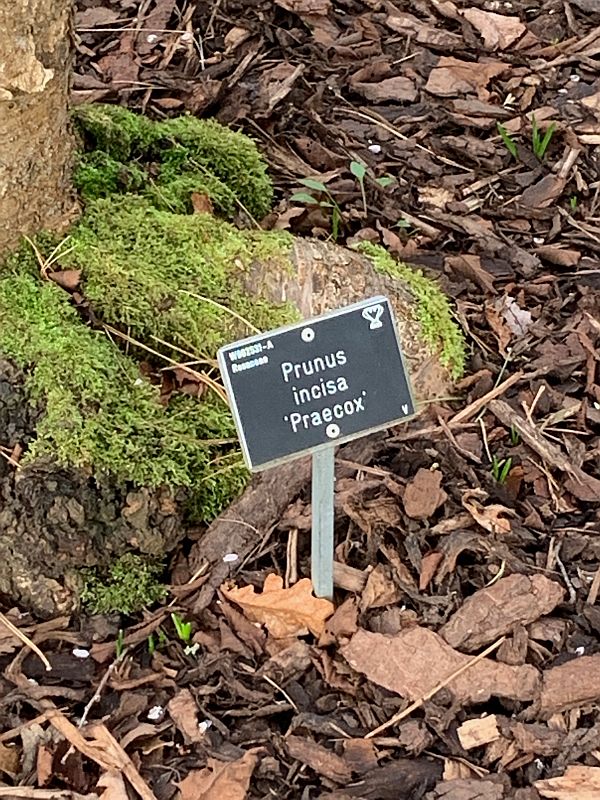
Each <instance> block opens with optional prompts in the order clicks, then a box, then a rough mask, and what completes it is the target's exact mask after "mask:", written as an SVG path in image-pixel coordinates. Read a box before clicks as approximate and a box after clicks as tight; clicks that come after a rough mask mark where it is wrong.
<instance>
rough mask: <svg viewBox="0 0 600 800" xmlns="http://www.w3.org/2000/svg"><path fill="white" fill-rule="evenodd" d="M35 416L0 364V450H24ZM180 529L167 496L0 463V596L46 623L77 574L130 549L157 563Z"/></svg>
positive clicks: (69, 597) (14, 374) (66, 605)
mask: <svg viewBox="0 0 600 800" xmlns="http://www.w3.org/2000/svg"><path fill="white" fill-rule="evenodd" d="M37 415H38V412H37V411H36V409H34V408H32V406H30V405H29V404H28V402H27V399H26V396H25V393H24V390H23V382H22V375H21V374H20V373H19V371H18V370H15V369H14V368H13V367H12V366H11V365H10V364H8V363H7V362H6V361H3V360H2V359H0V446H2V445H4V444H5V443H11V444H12V443H15V442H19V444H21V445H22V446H26V445H27V443H28V442H29V441H30V440H31V439H32V438H33V436H34V435H35V434H34V431H35V423H36V420H37ZM7 452H10V448H7V449H5V450H4V453H5V454H6V453H7ZM0 455H1V454H0ZM180 523H181V519H180V514H179V510H178V506H177V504H176V502H175V500H174V498H173V497H172V495H171V493H170V492H168V491H167V490H161V491H155V492H150V491H148V490H147V489H143V488H142V489H138V490H135V491H133V490H131V487H129V488H128V487H126V486H122V485H118V484H115V483H114V482H111V481H108V480H104V481H103V480H102V479H100V478H94V477H93V476H91V475H89V474H87V473H85V472H84V471H83V470H76V469H61V468H59V467H57V466H56V464H52V463H48V462H45V461H37V462H35V463H34V464H31V465H30V466H28V467H26V468H24V469H19V470H15V468H14V467H13V466H12V465H11V464H10V463H9V462H8V461H7V460H6V459H5V458H0V593H3V594H5V595H8V596H9V597H11V598H13V599H14V600H17V601H18V602H20V603H22V604H23V605H24V606H26V607H28V608H31V609H33V610H34V611H35V612H36V613H37V614H39V615H40V616H43V617H46V616H52V615H54V614H57V613H63V612H68V611H70V610H71V609H72V607H73V603H74V599H75V598H76V596H77V591H76V585H75V578H76V571H77V570H79V569H81V567H83V566H100V567H104V568H106V567H107V566H108V565H109V564H110V563H111V561H112V560H113V559H114V558H115V557H116V556H118V555H120V554H122V553H123V552H126V551H127V550H131V549H135V550H139V551H140V552H141V553H146V554H148V555H151V556H160V557H162V556H163V555H164V553H165V552H168V551H169V550H171V549H173V548H174V547H175V545H176V543H177V541H178V540H179V539H180V538H181V535H182V530H181V524H180Z"/></svg>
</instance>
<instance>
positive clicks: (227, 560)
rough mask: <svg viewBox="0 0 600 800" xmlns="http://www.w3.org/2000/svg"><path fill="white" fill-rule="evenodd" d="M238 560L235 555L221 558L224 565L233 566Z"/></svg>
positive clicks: (231, 554)
mask: <svg viewBox="0 0 600 800" xmlns="http://www.w3.org/2000/svg"><path fill="white" fill-rule="evenodd" d="M238 560H239V556H238V554H237V553H227V554H226V555H224V556H223V561H224V562H225V563H226V564H233V562H234V561H238Z"/></svg>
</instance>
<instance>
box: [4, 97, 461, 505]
mask: <svg viewBox="0 0 600 800" xmlns="http://www.w3.org/2000/svg"><path fill="white" fill-rule="evenodd" d="M75 118H76V123H77V126H78V129H79V131H80V134H81V137H82V141H83V142H84V146H85V151H84V152H83V153H82V154H81V159H80V165H79V170H78V173H77V183H78V186H79V187H80V190H81V193H82V197H83V199H84V200H85V209H84V212H83V215H82V218H81V219H80V221H79V222H78V223H77V224H76V225H75V226H74V227H73V228H72V230H71V232H70V236H69V237H68V240H66V241H65V242H63V243H60V242H58V241H57V240H56V239H55V238H53V237H50V236H48V235H45V234H42V235H40V236H39V237H37V239H36V243H35V244H36V247H37V250H38V257H36V255H35V254H34V252H33V250H32V248H31V247H30V246H29V245H23V247H22V248H21V249H20V250H19V251H18V252H17V253H15V254H14V255H13V256H12V257H11V258H9V259H8V261H7V262H6V263H5V264H4V265H3V266H0V321H1V325H0V354H1V355H3V356H4V357H6V358H8V359H11V360H12V361H13V362H14V363H15V364H16V365H17V366H18V367H20V368H21V369H22V370H24V372H25V373H26V375H27V384H26V385H27V391H28V393H29V397H30V399H31V401H32V402H35V403H37V404H38V405H40V406H42V407H43V408H44V409H45V412H44V414H43V416H42V418H41V419H40V421H39V423H38V426H37V431H36V433H37V438H36V440H35V441H34V442H33V443H32V444H31V446H30V447H29V449H28V451H27V453H26V456H25V462H26V461H27V460H29V461H32V460H34V459H36V458H38V457H41V456H45V457H50V458H51V459H54V460H55V461H56V462H58V463H59V464H63V465H69V466H74V467H78V468H85V469H88V470H89V471H90V473H91V474H94V475H95V476H99V477H102V476H106V477H109V478H110V479H114V480H117V481H121V482H125V483H132V484H135V485H138V486H146V487H158V486H161V485H168V486H170V487H173V488H175V489H178V488H185V489H186V490H187V493H188V496H189V498H190V503H191V507H192V508H193V510H194V516H195V517H196V518H200V519H203V520H209V519H211V518H212V517H214V516H215V515H216V514H218V513H219V512H220V511H221V510H222V508H223V507H225V506H226V505H227V504H228V503H229V502H230V501H231V499H232V498H233V497H235V496H236V495H237V494H238V493H239V492H240V491H241V490H242V488H243V487H244V485H245V483H246V481H247V478H248V475H247V472H246V470H245V468H244V467H243V463H242V459H241V454H240V453H239V450H238V448H237V446H236V444H235V429H234V425H233V421H232V419H231V415H230V413H229V410H228V408H227V405H226V404H225V402H224V401H223V400H222V399H221V397H220V396H219V394H218V393H215V392H213V391H212V390H210V389H207V390H206V391H205V392H204V395H203V396H202V397H201V398H200V400H198V399H197V398H193V397H189V396H187V395H184V394H181V393H175V394H173V395H172V396H171V397H170V398H169V400H168V402H165V401H164V399H162V398H161V390H160V385H158V383H157V382H156V381H151V380H148V378H147V375H146V373H144V374H142V370H141V364H142V362H144V361H148V362H149V363H150V371H151V372H152V373H153V375H154V376H156V375H158V374H160V370H161V369H162V368H163V367H167V366H169V365H171V364H173V362H181V361H183V362H185V363H188V364H190V365H192V366H193V368H194V369H197V370H199V371H204V372H206V373H207V375H208V378H209V381H208V382H210V378H217V377H218V375H217V372H216V364H215V361H214V359H215V353H216V350H217V349H218V348H219V347H220V346H221V345H223V344H225V343H228V342H230V341H232V340H235V339H236V338H239V337H242V336H246V335H248V334H249V333H251V332H253V330H256V329H258V330H266V329H269V328H272V327H277V326H278V325H282V324H285V323H287V322H291V321H294V320H296V319H298V318H299V313H298V311H297V309H296V307H294V306H293V305H291V304H287V303H284V304H277V303H274V302H268V301H266V300H263V299H261V298H259V297H258V296H256V295H253V294H249V293H248V291H247V290H245V289H244V288H243V287H244V285H245V283H246V284H247V283H248V281H244V279H243V277H244V275H245V274H246V275H250V274H251V272H252V266H253V264H255V263H257V262H260V263H265V262H271V263H273V264H274V265H276V266H278V268H279V270H280V272H281V273H282V274H283V273H285V269H286V265H289V263H290V257H291V251H292V244H293V239H292V237H291V236H288V235H286V234H280V233H267V232H265V231H256V230H254V231H250V230H243V231H241V230H239V229H237V228H236V227H234V226H233V225H231V224H230V223H228V222H227V221H225V220H222V219H218V218H216V217H214V216H212V215H210V214H190V213H188V212H189V210H190V200H189V198H190V194H191V192H192V191H195V192H204V193H206V194H207V195H208V196H209V197H210V198H211V200H212V202H213V204H214V207H215V209H217V210H218V211H220V212H221V213H222V214H223V215H225V216H230V217H231V216H233V215H235V214H236V212H237V211H239V209H240V208H242V209H246V210H247V211H248V212H249V213H251V214H252V215H255V216H258V217H260V216H262V215H263V214H264V213H266V211H268V210H269V208H270V204H271V200H272V186H271V183H270V181H269V178H268V176H267V173H266V165H265V163H264V162H263V160H262V159H261V157H260V155H259V153H258V151H257V149H256V146H255V145H254V143H253V142H252V141H251V140H250V139H248V138H247V137H245V136H242V135H241V134H237V133H234V132H232V131H230V130H228V129H226V128H224V127H222V126H220V125H218V123H216V122H210V121H208V122H207V121H201V120H197V119H195V118H191V117H184V118H181V119H175V120H169V121H166V122H152V121H150V120H148V119H146V118H145V117H141V116H137V115H134V114H132V113H131V112H129V111H126V110H125V109H121V108H118V107H112V106H110V107H109V106H85V107H81V108H79V109H77V111H76V112H75ZM57 246H58V250H57V252H56V253H55V256H54V264H53V266H52V267H51V269H61V270H67V269H70V270H80V271H81V283H80V286H79V287H78V290H77V291H78V292H79V293H80V294H81V295H82V296H83V298H84V302H83V303H81V302H80V303H79V305H76V304H74V302H73V298H72V297H71V295H70V294H69V293H68V292H66V291H64V290H63V289H62V288H60V287H59V286H58V285H56V284H55V283H54V282H52V281H49V280H46V279H44V278H43V277H42V276H41V274H40V263H39V257H40V255H41V257H42V258H47V257H48V256H49V255H50V254H51V253H52V251H53V250H54V248H56V247H57ZM366 255H368V256H369V258H370V259H371V260H372V262H373V264H374V265H375V267H376V268H377V269H380V270H382V271H385V272H386V273H387V274H390V275H392V276H397V277H400V278H401V279H402V280H404V281H406V282H407V283H408V285H409V287H410V289H411V291H412V292H413V293H414V296H415V298H416V301H417V303H416V313H417V315H418V316H419V319H420V321H421V323H422V327H423V333H424V337H425V338H426V339H427V340H428V341H429V342H430V344H431V347H432V351H433V352H437V351H441V352H442V358H443V360H444V363H445V364H446V365H447V366H448V368H449V369H450V370H451V371H452V372H453V374H455V375H456V374H458V373H459V372H460V370H461V369H462V363H463V360H464V351H463V349H462V339H461V337H460V334H459V332H458V329H457V328H456V327H455V325H454V323H453V322H452V319H451V314H450V310H449V306H448V301H447V300H446V298H445V296H444V295H443V294H442V292H441V291H440V290H439V288H438V287H437V286H436V284H434V283H432V282H430V281H428V280H427V279H425V278H424V277H422V276H419V275H415V274H414V273H413V272H412V270H411V269H410V268H409V267H403V266H402V265H397V264H396V262H395V261H394V260H393V259H392V258H391V257H390V256H388V255H387V253H385V251H384V250H383V249H381V248H376V249H375V250H368V251H366ZM42 272H43V270H42ZM275 272H277V270H275ZM107 326H110V327H112V328H115V329H117V330H118V331H119V332H120V333H121V334H123V335H124V337H125V340H126V341H125V340H124V338H123V337H121V338H119V337H118V336H116V337H115V336H114V335H113V333H112V332H111V330H110V328H109V327H107Z"/></svg>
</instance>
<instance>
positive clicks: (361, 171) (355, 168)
mask: <svg viewBox="0 0 600 800" xmlns="http://www.w3.org/2000/svg"><path fill="white" fill-rule="evenodd" d="M350 172H351V173H352V174H353V175H354V177H355V178H356V180H357V181H358V185H359V186H360V194H361V197H362V204H363V211H364V212H365V216H366V215H367V195H366V193H365V175H366V174H367V168H366V167H365V165H364V164H361V163H360V161H351V162H350Z"/></svg>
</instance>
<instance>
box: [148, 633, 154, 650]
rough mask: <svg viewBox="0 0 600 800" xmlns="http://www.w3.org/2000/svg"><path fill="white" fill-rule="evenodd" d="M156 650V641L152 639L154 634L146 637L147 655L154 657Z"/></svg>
mask: <svg viewBox="0 0 600 800" xmlns="http://www.w3.org/2000/svg"><path fill="white" fill-rule="evenodd" d="M155 650H156V639H155V638H154V634H153V633H151V634H150V636H149V637H148V653H149V654H150V655H154V651H155Z"/></svg>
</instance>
